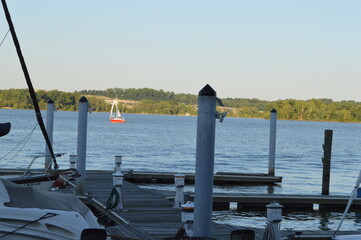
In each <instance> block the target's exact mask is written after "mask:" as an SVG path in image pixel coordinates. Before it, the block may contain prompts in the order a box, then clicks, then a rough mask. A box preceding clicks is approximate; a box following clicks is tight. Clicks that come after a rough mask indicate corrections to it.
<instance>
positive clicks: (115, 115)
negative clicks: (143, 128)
mask: <svg viewBox="0 0 361 240" xmlns="http://www.w3.org/2000/svg"><path fill="white" fill-rule="evenodd" d="M114 107H115V109H114ZM109 120H110V122H114V123H126V122H127V121H126V120H125V119H124V117H122V115H121V114H120V112H119V109H118V101H117V100H116V99H114V100H113V103H112V108H111V109H110V116H109Z"/></svg>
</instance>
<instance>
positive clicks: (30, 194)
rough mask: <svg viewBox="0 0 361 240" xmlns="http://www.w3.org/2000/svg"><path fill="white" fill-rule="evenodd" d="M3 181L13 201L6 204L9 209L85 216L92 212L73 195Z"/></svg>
mask: <svg viewBox="0 0 361 240" xmlns="http://www.w3.org/2000/svg"><path fill="white" fill-rule="evenodd" d="M1 181H2V183H3V184H4V186H5V188H6V190H7V192H8V195H9V196H10V200H11V201H10V202H9V203H5V205H6V206H8V207H18V208H40V209H54V210H63V211H75V212H78V213H80V214H81V215H83V216H84V215H85V214H86V213H87V212H88V211H90V209H89V208H88V207H87V206H86V205H85V204H84V203H83V202H82V201H80V200H79V199H78V198H77V197H76V196H75V195H73V194H67V193H59V192H50V191H40V190H37V189H34V188H32V187H24V186H21V185H18V184H15V183H12V182H9V181H6V180H4V179H1Z"/></svg>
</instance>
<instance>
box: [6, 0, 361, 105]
mask: <svg viewBox="0 0 361 240" xmlns="http://www.w3.org/2000/svg"><path fill="white" fill-rule="evenodd" d="M7 2H8V6H9V9H10V11H11V14H12V18H13V22H14V24H15V28H16V31H17V34H18V37H19V40H20V44H21V47H22V50H23V54H24V57H25V60H26V62H27V65H28V69H29V72H30V75H31V77H32V81H33V85H34V87H35V88H37V89H48V90H51V89H59V90H64V91H74V90H82V89H106V88H112V87H119V88H144V87H148V88H153V89H163V90H165V91H174V92H176V93H192V94H197V93H198V91H199V90H200V89H201V88H202V87H203V86H204V85H205V84H207V83H209V84H210V85H211V86H212V87H213V88H214V89H215V90H216V91H217V94H218V96H219V97H233V98H236V97H237V98H259V99H265V100H277V99H286V98H293V99H310V98H332V99H333V100H337V101H338V100H356V101H361V14H360V13H361V1H359V0H357V1H356V0H347V1H341V0H337V1H333V0H303V1H299V0H293V1H292V0H283V1H282V0H279V1H277V0H274V1H270V0H263V1H262V0H258V1H249V0H234V1H233V0H225V1H220V0H218V1H212V0H207V1H206V0H182V1H172V0H158V1H157V0H155V1H150V0H128V1H122V0H107V1H93V0H87V1H84V0H77V1H70V0H68V1H48V0H47V1H45V0H32V1H24V0H22V1H20V0H8V1H7ZM7 29H8V26H7V23H6V22H5V18H4V13H3V11H2V8H1V11H0V41H1V39H2V38H3V37H4V35H5V33H6V31H7ZM8 88H26V83H25V80H24V77H23V75H22V72H21V68H20V65H19V61H18V59H17V55H16V52H15V49H14V46H13V43H12V39H11V36H10V35H8V37H7V38H6V40H5V42H4V43H3V45H2V46H1V47H0V89H8Z"/></svg>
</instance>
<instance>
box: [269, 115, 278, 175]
mask: <svg viewBox="0 0 361 240" xmlns="http://www.w3.org/2000/svg"><path fill="white" fill-rule="evenodd" d="M276 126H277V111H276V109H272V111H271V118H270V134H269V161H268V175H270V176H274V175H275V168H276V167H275V166H276Z"/></svg>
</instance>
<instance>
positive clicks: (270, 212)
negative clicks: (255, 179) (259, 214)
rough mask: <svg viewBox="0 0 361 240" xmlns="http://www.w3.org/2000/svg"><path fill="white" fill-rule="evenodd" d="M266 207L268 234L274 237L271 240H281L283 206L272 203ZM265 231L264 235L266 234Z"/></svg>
mask: <svg viewBox="0 0 361 240" xmlns="http://www.w3.org/2000/svg"><path fill="white" fill-rule="evenodd" d="M266 207H267V221H268V224H269V227H270V229H272V230H271V231H270V232H272V233H273V235H274V237H273V238H272V239H275V240H281V231H280V225H281V221H282V208H283V206H282V205H281V204H279V203H277V202H272V203H271V204H268V205H266ZM266 232H267V229H266V231H265V233H264V234H266Z"/></svg>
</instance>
